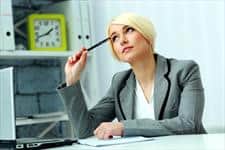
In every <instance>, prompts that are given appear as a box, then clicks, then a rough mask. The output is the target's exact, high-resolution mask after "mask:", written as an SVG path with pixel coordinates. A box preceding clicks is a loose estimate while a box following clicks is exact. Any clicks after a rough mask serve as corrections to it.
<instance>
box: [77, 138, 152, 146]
mask: <svg viewBox="0 0 225 150" xmlns="http://www.w3.org/2000/svg"><path fill="white" fill-rule="evenodd" d="M150 140H153V138H149V137H143V136H133V137H120V136H114V137H113V138H112V139H107V140H100V139H98V138H97V137H95V136H92V137H89V138H86V139H79V140H78V143H79V144H84V145H89V146H96V147H97V146H109V145H117V144H126V143H134V142H141V141H150Z"/></svg>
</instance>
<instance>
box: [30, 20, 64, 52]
mask: <svg viewBox="0 0 225 150" xmlns="http://www.w3.org/2000/svg"><path fill="white" fill-rule="evenodd" d="M34 34H35V35H34V36H35V47H37V48H48V47H50V48H52V47H53V48H54V47H60V46H61V44H62V36H61V29H60V20H57V19H35V20H34Z"/></svg>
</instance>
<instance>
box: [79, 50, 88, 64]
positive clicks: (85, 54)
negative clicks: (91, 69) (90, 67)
mask: <svg viewBox="0 0 225 150" xmlns="http://www.w3.org/2000/svg"><path fill="white" fill-rule="evenodd" d="M86 60H87V51H84V52H83V53H82V55H81V58H80V62H81V64H82V65H85V63H86Z"/></svg>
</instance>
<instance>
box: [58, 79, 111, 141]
mask: <svg viewBox="0 0 225 150" xmlns="http://www.w3.org/2000/svg"><path fill="white" fill-rule="evenodd" d="M112 87H113V86H112V85H111V87H110V89H109V90H108V93H107V94H106V96H105V97H104V98H103V99H102V100H100V101H99V102H98V104H96V105H95V106H94V107H93V108H92V109H90V110H88V108H87V105H86V103H85V99H84V95H83V92H82V89H81V84H80V81H78V82H77V83H75V84H74V85H71V86H68V87H65V86H64V87H59V88H58V89H57V91H58V93H59V95H60V97H61V99H62V100H63V103H64V106H65V108H66V111H67V114H68V117H69V119H70V122H71V124H72V126H73V128H74V132H75V135H76V136H77V137H78V138H86V137H88V136H92V135H93V131H94V129H95V128H96V127H97V126H98V125H99V124H100V123H101V122H103V121H112V120H113V119H114V118H115V110H114V109H115V108H114V98H113V88H112Z"/></svg>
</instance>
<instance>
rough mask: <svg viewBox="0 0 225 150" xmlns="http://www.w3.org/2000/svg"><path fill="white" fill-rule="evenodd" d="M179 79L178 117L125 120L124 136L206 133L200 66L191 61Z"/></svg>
mask: <svg viewBox="0 0 225 150" xmlns="http://www.w3.org/2000/svg"><path fill="white" fill-rule="evenodd" d="M176 76H177V75H176ZM178 78H180V79H179V80H180V84H181V86H182V90H181V96H180V104H179V106H178V107H179V108H178V115H177V116H176V117H173V118H169V119H168V118H167V119H163V120H152V119H136V120H124V121H122V122H123V124H124V133H123V135H124V136H131V135H142V136H161V135H172V134H196V133H201V132H204V131H203V129H204V128H203V126H202V114H203V107H204V90H203V87H202V82H201V78H200V71H199V67H198V65H197V64H196V63H194V62H193V61H191V63H189V64H188V65H186V66H185V68H183V69H182V72H181V74H180V75H179V77H178ZM202 128H203V129H202Z"/></svg>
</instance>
